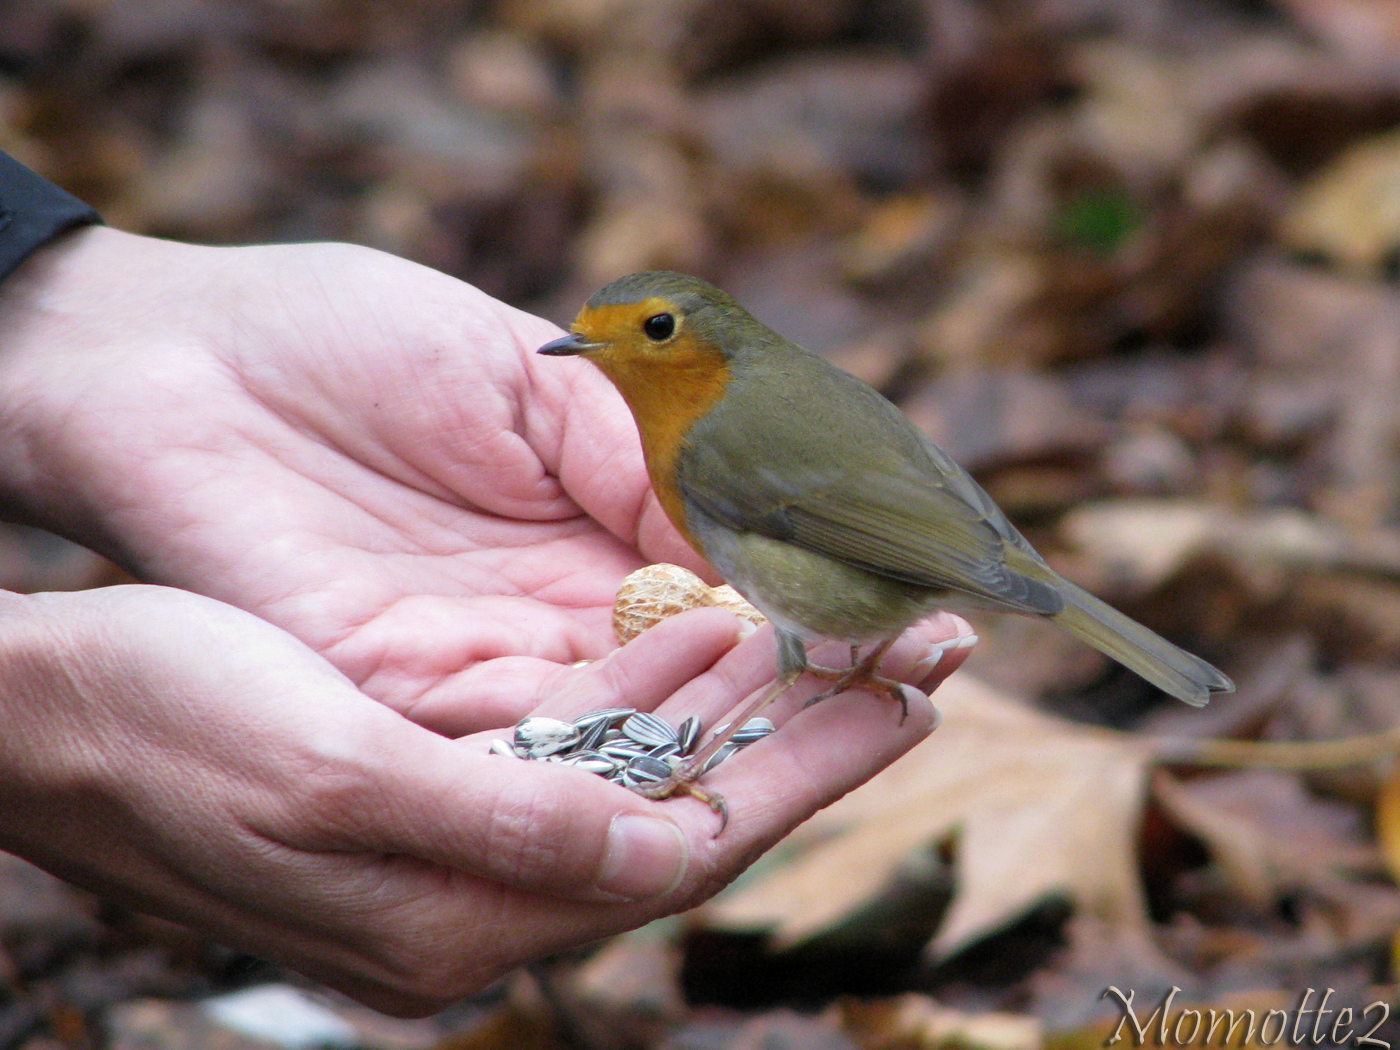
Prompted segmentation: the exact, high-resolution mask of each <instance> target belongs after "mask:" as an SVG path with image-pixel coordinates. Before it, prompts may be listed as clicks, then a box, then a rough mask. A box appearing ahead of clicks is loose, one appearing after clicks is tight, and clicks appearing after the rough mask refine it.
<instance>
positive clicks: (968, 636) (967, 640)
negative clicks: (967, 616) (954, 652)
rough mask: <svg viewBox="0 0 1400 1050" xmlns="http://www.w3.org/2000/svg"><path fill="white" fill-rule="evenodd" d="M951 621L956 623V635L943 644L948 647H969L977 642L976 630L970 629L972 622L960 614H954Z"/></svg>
mask: <svg viewBox="0 0 1400 1050" xmlns="http://www.w3.org/2000/svg"><path fill="white" fill-rule="evenodd" d="M953 621H954V622H955V623H956V624H957V625H958V634H957V637H956V638H954V639H953V640H952V642H945V643H944V645H945V646H946V647H947V648H949V649H971V648H972V647H973V646H974V645H976V644H977V632H976V631H974V630H973V629H972V624H970V623H968V622H967V621H966V620H964V619H963V618H962V617H961V616H954V617H953Z"/></svg>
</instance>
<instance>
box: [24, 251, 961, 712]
mask: <svg viewBox="0 0 1400 1050" xmlns="http://www.w3.org/2000/svg"><path fill="white" fill-rule="evenodd" d="M555 335H557V329H555V328H554V326H553V325H551V324H549V323H548V322H545V321H542V320H540V319H539V318H536V317H532V316H530V315H529V314H525V313H522V312H520V311H518V310H514V309H512V308H510V307H508V306H506V305H504V304H502V303H500V302H497V301H495V300H493V299H491V298H490V297H489V296H486V295H484V294H482V293H481V292H479V291H477V290H475V289H474V288H472V287H470V286H469V285H466V284H463V283H462V282H460V281H457V280H454V279H452V278H450V277H447V276H445V275H443V274H441V273H438V272H436V271H433V270H430V269H427V268H425V267H422V266H418V265H415V264H413V263H409V262H405V261H404V260H402V259H398V258H395V257H393V256H390V255H386V254H383V253H381V252H375V251H371V250H369V249H365V248H357V247H353V246H350V245H337V244H314V245H283V246H265V247H249V248H207V247H198V246H192V245H184V244H177V243H173V242H168V241H160V240H155V239H151V238H146V237H137V236H133V235H130V234H125V233H121V232H118V231H116V230H111V229H107V228H105V227H95V228H91V229H87V230H83V231H80V232H78V233H75V234H72V235H70V236H69V237H67V238H65V239H63V240H62V241H60V242H59V243H58V244H56V245H54V246H52V247H50V248H48V249H46V250H45V251H43V252H41V253H39V254H38V255H37V256H36V257H35V258H34V259H33V260H32V261H31V262H30V263H29V264H28V265H27V266H26V267H25V268H23V269H22V270H21V271H20V273H19V274H17V275H16V276H15V277H13V278H12V279H11V280H10V281H7V282H6V283H5V284H4V285H3V286H0V446H3V447H5V448H6V453H7V454H6V457H5V458H4V460H3V461H0V493H3V494H4V495H5V496H6V497H8V501H9V510H10V512H11V514H12V516H13V515H20V516H24V517H26V518H27V519H28V520H31V521H34V522H35V523H37V524H41V525H44V526H47V527H49V528H52V529H54V530H56V531H59V532H62V533H64V534H67V535H69V536H73V537H75V538H77V539H78V540H80V541H81V542H84V543H87V544H88V545H89V546H92V547H94V548H96V549H98V550H100V551H102V552H104V553H106V554H108V555H110V556H111V557H113V558H114V559H115V560H117V561H118V562H119V563H121V564H123V565H125V566H127V567H129V568H131V569H132V571H133V572H134V573H135V574H136V575H137V576H138V577H140V578H142V579H144V580H149V581H152V582H156V583H165V584H173V585H175V586H179V587H184V588H188V589H190V590H193V591H197V592H199V593H202V594H207V595H211V596H213V597H216V598H219V599H221V600H223V601H226V602H229V603H230V604H233V605H236V606H239V607H240V608H243V609H247V610H249V611H251V612H253V613H255V614H257V615H258V616H260V617H262V618H264V619H266V620H268V621H270V622H272V623H275V624H277V625H279V626H281V627H283V628H285V629H286V630H288V631H290V632H291V633H292V634H294V635H295V636H296V637H298V638H300V639H301V640H302V641H304V642H305V643H307V644H308V645H310V646H311V647H312V648H313V649H315V650H316V651H317V652H319V653H321V654H322V655H323V656H325V657H326V658H327V659H328V660H329V661H330V662H331V663H332V664H334V665H335V666H336V667H337V668H339V669H340V670H341V671H342V672H343V673H344V674H345V675H347V676H348V677H349V678H350V679H351V680H352V681H353V682H355V683H356V685H357V686H359V687H360V689H361V690H363V691H364V692H365V693H367V694H368V695H370V696H373V697H375V698H376V699H378V700H380V701H382V702H384V703H386V704H388V705H390V706H392V707H393V708H395V709H396V710H398V711H400V712H401V713H404V714H406V715H408V716H409V717H410V718H413V719H415V720H418V721H420V722H421V723H423V724H426V725H431V726H432V727H434V728H437V729H439V730H441V731H444V732H451V733H454V734H460V733H465V732H470V731H474V730H479V729H485V728H490V727H493V726H498V725H501V724H503V722H505V721H509V720H513V719H514V718H516V717H519V715H521V714H523V713H524V712H526V711H528V710H531V709H533V708H534V706H535V705H536V703H537V698H538V697H539V696H540V695H542V693H543V692H545V691H547V689H548V688H549V687H550V683H552V682H553V681H554V680H555V679H556V677H557V674H558V671H559V666H560V665H561V664H569V663H572V662H575V661H578V660H582V659H592V658H597V657H600V656H602V655H603V654H604V653H606V652H608V651H609V650H611V649H612V648H613V647H614V642H613V640H612V634H611V630H610V626H609V623H610V612H611V607H612V603H613V598H614V594H615V592H616V590H617V586H618V583H619V582H620V581H621V579H622V578H623V576H624V575H626V574H627V573H628V572H630V571H631V570H633V569H635V568H637V567H638V566H640V565H642V564H644V563H646V562H648V561H658V560H668V561H675V562H679V563H682V564H689V565H690V566H691V567H693V568H697V569H703V564H702V563H701V562H700V561H699V559H698V558H697V557H696V555H695V554H694V553H693V552H692V551H691V550H690V549H689V547H688V546H687V545H686V544H685V543H684V542H683V541H682V540H681V539H680V537H679V536H678V535H677V533H676V532H675V530H674V529H673V528H672V527H671V525H670V524H669V522H668V521H667V520H666V518H665V515H664V513H663V512H662V511H661V509H660V507H659V505H658V503H657V502H656V499H655V497H654V496H653V495H652V493H651V489H650V485H649V482H648V480H647V476H646V470H645V467H644V465H643V462H642V457H641V450H640V446H639V443H638V439H637V435H636V430H635V427H634V425H633V423H632V419H631V416H630V414H629V413H628V411H627V409H626V407H625V406H624V404H623V403H622V401H621V399H620V398H619V397H618V395H617V394H616V392H615V391H614V390H613V388H612V386H611V384H609V383H608V382H607V381H606V380H605V379H604V378H603V377H602V376H601V374H600V373H598V371H597V370H596V369H595V368H593V367H592V366H591V365H589V364H588V363H587V362H584V361H579V360H559V359H554V358H541V357H538V356H536V355H535V354H534V350H535V349H536V348H537V347H539V346H540V345H541V344H543V343H545V342H547V341H548V340H549V339H551V338H553V337H554V336H555ZM950 630H951V628H948V627H947V626H946V625H943V626H937V625H935V626H934V627H933V628H932V629H931V631H932V633H931V635H930V637H933V638H934V639H935V640H937V638H938V637H940V632H942V633H941V637H947V636H948V632H949V631H950Z"/></svg>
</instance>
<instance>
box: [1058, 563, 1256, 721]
mask: <svg viewBox="0 0 1400 1050" xmlns="http://www.w3.org/2000/svg"><path fill="white" fill-rule="evenodd" d="M1060 595H1061V597H1063V598H1064V600H1065V607H1064V611H1062V612H1060V613H1057V614H1056V615H1054V616H1052V617H1051V619H1052V620H1054V621H1055V623H1057V624H1059V625H1060V626H1061V627H1063V628H1065V629H1066V630H1067V631H1069V632H1070V633H1071V634H1073V635H1075V636H1076V637H1078V638H1080V639H1082V640H1083V641H1085V642H1088V643H1089V644H1090V645H1092V646H1093V647H1094V648H1095V649H1097V650H1098V651H1099V652H1101V653H1103V654H1104V655H1105V656H1110V657H1112V658H1113V659H1115V660H1117V661H1118V662H1119V663H1120V664H1122V665H1123V666H1124V667H1127V668H1128V669H1129V670H1131V671H1136V672H1137V673H1138V674H1140V675H1142V677H1144V678H1146V679H1147V680H1148V681H1149V682H1151V683H1152V684H1153V685H1155V686H1156V687H1157V688H1159V689H1161V690H1163V691H1164V692H1167V693H1171V695H1172V696H1174V697H1176V698H1177V699H1178V700H1185V701H1186V702H1187V703H1188V704H1190V705H1191V706H1192V707H1204V706H1205V705H1206V703H1207V701H1209V700H1210V694H1211V693H1233V692H1234V691H1235V683H1234V682H1232V681H1230V679H1228V678H1227V677H1225V675H1223V674H1221V673H1220V672H1219V671H1217V670H1216V669H1215V668H1214V667H1212V666H1211V665H1210V664H1208V663H1206V662H1205V661H1204V660H1202V659H1201V658H1200V657H1198V656H1192V655H1191V654H1190V653H1188V652H1187V651H1186V650H1185V649H1182V648H1180V647H1179V646H1176V645H1173V644H1172V643H1171V642H1169V641H1167V640H1166V639H1165V638H1163V637H1162V636H1161V635H1158V634H1156V633H1155V632H1153V631H1149V630H1148V629H1147V628H1146V627H1144V626H1143V625H1142V624H1140V623H1138V622H1137V621H1136V620H1134V619H1132V618H1131V617H1128V616H1124V615H1123V614H1122V613H1120V612H1119V611H1118V610H1117V609H1115V608H1113V607H1112V606H1111V605H1108V604H1106V603H1104V602H1101V601H1099V599H1097V598H1095V597H1094V596H1093V595H1092V594H1090V593H1089V592H1088V591H1086V590H1084V589H1082V588H1080V587H1076V586H1075V585H1074V584H1072V583H1070V582H1069V581H1068V580H1066V581H1064V583H1063V585H1062V589H1061V590H1060Z"/></svg>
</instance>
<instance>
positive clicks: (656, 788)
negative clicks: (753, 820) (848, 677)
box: [637, 628, 807, 838]
mask: <svg viewBox="0 0 1400 1050" xmlns="http://www.w3.org/2000/svg"><path fill="white" fill-rule="evenodd" d="M777 641H778V677H777V679H775V680H774V682H773V684H772V685H770V686H769V687H768V688H767V689H764V690H763V691H762V692H761V693H759V694H758V696H757V697H756V698H755V699H754V701H753V702H752V703H751V704H749V706H748V707H746V708H744V710H743V711H741V712H740V713H739V717H738V718H732V719H730V720H729V724H728V725H727V726H725V727H724V730H723V732H719V733H716V734H715V735H714V736H712V737H710V740H709V742H708V743H707V744H706V745H705V746H704V747H702V748H701V749H700V750H699V751H697V752H696V753H695V754H694V755H692V756H691V757H690V758H688V759H686V761H684V762H683V763H681V764H680V765H679V766H677V767H676V768H675V769H674V770H672V771H671V775H670V776H669V777H667V778H666V779H665V780H662V781H660V782H658V783H656V784H652V785H651V786H650V787H646V788H638V789H637V792H638V794H640V795H643V796H645V797H646V798H656V799H662V798H670V797H672V796H673V795H691V796H693V797H695V798H698V799H699V800H700V801H701V802H703V803H705V805H707V806H709V807H710V808H711V809H712V810H714V811H715V812H716V813H718V814H719V831H716V832H715V838H719V835H720V832H722V831H724V828H725V825H727V824H728V823H729V806H728V805H726V804H725V801H724V796H723V795H721V794H720V793H719V792H718V791H710V790H709V789H708V788H702V787H701V786H700V785H699V784H697V783H696V781H698V780H699V779H700V776H701V774H703V773H704V772H705V763H707V762H708V761H709V760H710V759H711V758H713V757H714V756H715V755H716V754H718V753H719V749H720V748H722V747H723V746H724V745H725V744H727V743H729V738H730V737H732V736H733V735H734V734H735V733H737V732H738V731H739V730H740V729H742V728H743V727H744V726H746V725H748V723H749V722H751V721H752V720H753V719H755V718H757V717H758V716H759V715H760V714H761V713H762V712H763V711H765V710H766V709H767V708H768V705H769V704H771V703H772V702H773V701H774V700H776V699H778V697H780V696H782V695H783V694H784V693H786V692H787V691H788V690H789V689H791V688H792V685H793V683H794V682H796V681H797V679H798V678H799V677H801V675H802V672H803V671H804V670H805V669H806V667H807V647H806V646H805V645H804V644H803V643H802V639H801V638H799V637H798V636H797V635H795V634H790V633H788V632H787V631H784V630H782V629H781V628H779V629H778V630H777Z"/></svg>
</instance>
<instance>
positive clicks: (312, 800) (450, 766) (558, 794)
mask: <svg viewBox="0 0 1400 1050" xmlns="http://www.w3.org/2000/svg"><path fill="white" fill-rule="evenodd" d="M379 710H380V711H381V712H382V714H383V718H382V719H364V720H362V724H361V725H360V726H359V727H357V728H356V729H355V730H354V733H355V734H356V735H357V736H360V737H362V739H359V740H349V741H346V740H343V739H342V740H341V741H340V742H339V743H338V744H336V745H334V746H332V747H331V748H330V754H329V755H328V756H327V757H326V758H325V759H324V761H323V762H322V765H323V766H324V767H326V768H325V769H323V770H318V773H317V775H316V776H311V777H305V778H303V779H302V780H301V781H298V782H296V783H293V784H290V785H288V791H289V795H290V796H291V797H290V800H289V801H288V802H287V819H285V820H284V821H282V822H281V823H280V826H279V827H276V828H272V829H269V830H268V831H267V832H266V834H268V836H269V837H271V838H276V839H278V840H279V841H287V842H288V844H289V845H292V846H295V847H297V848H301V849H306V850H315V851H319V852H325V851H328V850H331V851H334V850H340V851H347V850H348V851H355V852H371V853H375V854H396V855H405V856H409V857H413V858H416V859H418V860H419V861H427V862H429V863H432V864H438V865H443V866H445V867H446V868H449V869H452V870H454V871H457V872H460V873H465V874H468V875H474V876H478V877H480V878H483V879H488V880H491V881H492V882H495V883H499V884H501V885H504V886H509V887H513V888H516V889H520V890H526V891H530V892H535V893H545V894H550V895H555V896H560V897H568V898H574V899H579V900H594V901H618V900H638V899H646V898H649V897H653V896H656V895H659V894H663V893H666V892H668V891H669V890H670V889H671V888H672V887H673V886H674V885H675V884H676V882H677V880H678V879H679V877H680V876H681V875H682V873H683V872H684V870H685V867H686V863H687V861H686V848H685V844H684V842H683V841H682V838H681V836H680V834H679V832H678V831H677V829H676V826H675V824H674V822H673V821H671V820H670V819H669V817H668V815H667V814H666V813H664V812H662V811H661V810H660V808H659V807H658V806H656V805H655V804H654V803H651V802H648V801H647V800H646V799H643V798H641V797H640V796H638V795H635V794H633V793H632V792H630V791H627V790H626V789H625V788H621V787H618V786H617V785H614V784H610V783H608V782H606V781H604V780H603V779H601V778H600V777H595V776H593V775H592V774H590V773H585V772H582V771H580V770H577V769H573V768H570V767H566V766H561V765H556V764H553V763H543V762H521V761H518V760H515V759H510V758H503V757H501V756H497V755H490V754H485V753H483V752H482V751H481V749H480V748H479V747H478V746H477V744H476V741H475V739H474V738H469V739H468V740H464V741H452V740H448V739H446V738H445V737H442V736H439V735H438V734H436V733H431V732H429V731H427V730H425V729H422V728H420V727H417V726H414V725H413V724H412V723H410V722H407V721H405V720H404V719H402V718H400V717H399V716H397V715H394V714H393V713H392V712H390V711H388V710H386V709H383V708H380V709H379ZM372 723H377V724H373V725H372ZM307 827H310V828H313V829H315V831H314V833H308V832H306V831H305V830H304V829H305V828H307ZM289 836H291V837H294V840H293V839H292V838H289Z"/></svg>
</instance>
